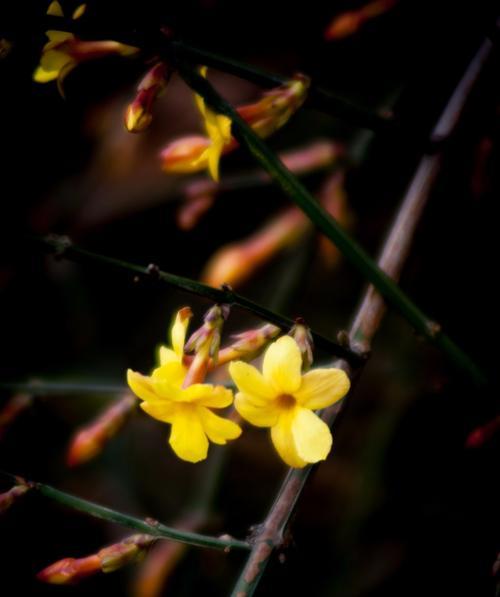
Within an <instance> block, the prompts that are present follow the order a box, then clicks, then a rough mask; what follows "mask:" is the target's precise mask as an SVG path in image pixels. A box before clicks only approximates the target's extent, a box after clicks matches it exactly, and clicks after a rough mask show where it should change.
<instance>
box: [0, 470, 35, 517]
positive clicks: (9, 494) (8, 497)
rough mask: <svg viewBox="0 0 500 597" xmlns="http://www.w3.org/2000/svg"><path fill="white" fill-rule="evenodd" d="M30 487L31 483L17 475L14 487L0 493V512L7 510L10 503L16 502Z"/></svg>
mask: <svg viewBox="0 0 500 597" xmlns="http://www.w3.org/2000/svg"><path fill="white" fill-rule="evenodd" d="M31 488H32V485H31V484H30V483H27V482H26V481H25V480H24V479H21V478H20V477H18V478H17V484H16V485H14V487H12V488H11V489H9V490H8V491H6V492H4V493H0V514H1V513H2V512H5V511H6V510H8V509H9V508H10V507H11V506H12V504H14V503H15V502H17V500H19V498H21V497H22V496H23V495H24V494H25V493H26V492H27V491H29V490H30V489H31Z"/></svg>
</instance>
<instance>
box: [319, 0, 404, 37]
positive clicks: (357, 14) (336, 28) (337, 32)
mask: <svg viewBox="0 0 500 597" xmlns="http://www.w3.org/2000/svg"><path fill="white" fill-rule="evenodd" d="M396 3H397V0H375V1H374V2H370V3H369V4H367V5H366V6H363V7H362V8H360V9H359V10H353V11H349V12H344V13H342V14H340V15H337V16H336V17H335V18H334V19H333V20H332V22H331V23H330V24H329V25H328V27H327V28H326V30H325V34H324V36H325V39H326V41H333V40H337V39H343V38H344V37H349V36H350V35H353V34H354V33H357V32H358V31H359V30H360V29H361V27H362V26H363V25H364V24H365V23H366V22H367V21H369V20H370V19H373V18H375V17H378V16H379V15H382V14H384V13H385V12H387V11H388V10H390V9H391V8H392V7H393V6H394V5H395V4H396Z"/></svg>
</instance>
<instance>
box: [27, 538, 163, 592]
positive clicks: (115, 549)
mask: <svg viewBox="0 0 500 597" xmlns="http://www.w3.org/2000/svg"><path fill="white" fill-rule="evenodd" d="M155 540H156V538H155V537H152V536H151V535H143V534H138V535H132V536H130V537H127V538H126V539H124V540H123V541H120V542H119V543H115V544H113V545H110V546H109V547H104V548H103V549H101V550H99V551H98V552H97V553H96V554H92V555H90V556H87V557H85V558H64V559H62V560H58V561H57V562H55V563H54V564H51V565H50V566H47V568H44V569H43V570H42V571H41V572H39V573H38V574H37V578H38V580H40V581H42V582H45V583H49V584H54V585H66V584H74V583H77V582H79V581H80V580H82V579H84V578H86V577H88V576H91V575H93V574H96V573H97V572H104V573H108V572H114V571H115V570H118V569H119V568H122V567H123V566H126V565H127V564H131V563H132V562H136V561H138V560H139V559H141V558H142V557H143V556H144V555H145V553H146V551H147V549H148V547H149V546H150V545H151V544H152V543H153V542H154V541H155Z"/></svg>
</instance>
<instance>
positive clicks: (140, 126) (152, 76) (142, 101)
mask: <svg viewBox="0 0 500 597" xmlns="http://www.w3.org/2000/svg"><path fill="white" fill-rule="evenodd" d="M171 72H172V71H171V70H170V69H169V68H168V67H167V65H166V64H165V63H164V62H158V63H157V64H155V65H154V66H153V67H152V68H151V69H150V70H149V71H148V72H147V73H146V75H145V76H144V77H143V79H142V80H141V82H140V83H139V85H138V87H137V95H136V96H135V99H134V101H133V102H131V103H130V104H129V105H128V106H127V109H126V111H125V127H126V129H127V130H128V131H129V132H130V133H140V132H141V131H144V130H145V129H146V128H147V127H148V126H149V125H150V124H151V121H152V120H153V114H152V112H151V110H152V107H153V103H154V101H155V100H156V98H157V97H158V96H159V95H160V94H161V93H162V91H163V90H164V89H165V87H166V86H167V83H168V81H169V79H170V75H171Z"/></svg>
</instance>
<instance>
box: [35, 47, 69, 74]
mask: <svg viewBox="0 0 500 597" xmlns="http://www.w3.org/2000/svg"><path fill="white" fill-rule="evenodd" d="M70 62H73V60H72V58H71V57H70V56H68V54H66V52H60V51H59V50H48V51H47V52H44V53H43V54H42V57H41V59H40V66H41V67H42V68H43V69H44V70H47V71H57V72H58V73H59V72H60V71H61V69H62V68H64V67H65V66H66V65H67V64H68V63H70Z"/></svg>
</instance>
